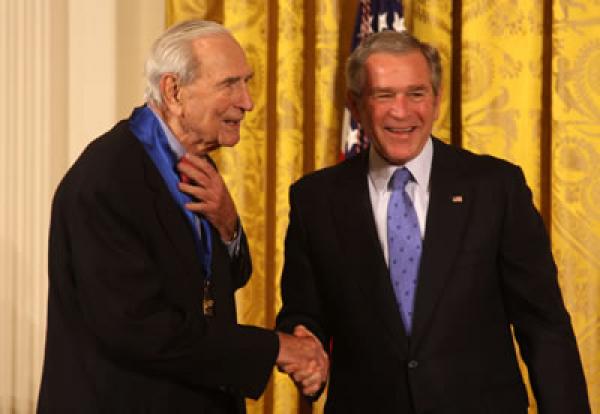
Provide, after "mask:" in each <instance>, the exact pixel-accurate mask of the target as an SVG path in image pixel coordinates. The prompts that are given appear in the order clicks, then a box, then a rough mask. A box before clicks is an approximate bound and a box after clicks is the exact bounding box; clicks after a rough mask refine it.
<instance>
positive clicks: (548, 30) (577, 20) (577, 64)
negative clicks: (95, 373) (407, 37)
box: [166, 0, 600, 414]
mask: <svg viewBox="0 0 600 414" xmlns="http://www.w3.org/2000/svg"><path fill="white" fill-rule="evenodd" d="M356 6H357V0H352V1H342V0H285V1H283V0H262V1H259V0H221V1H216V0H205V1H193V0H167V1H166V10H167V16H166V24H167V25H171V24H173V23H175V22H178V21H181V20H185V19H189V18H207V19H212V20H216V21H218V22H221V23H223V24H224V25H225V26H226V27H227V28H229V29H230V30H231V31H232V32H233V33H234V35H235V36H236V38H237V39H238V40H239V41H240V43H241V44H242V46H243V47H244V49H245V50H246V52H247V54H248V57H249V60H250V63H251V65H252V66H253V67H254V70H255V72H256V74H255V79H254V80H253V81H252V96H253V98H254V100H255V104H256V105H255V109H254V111H253V112H251V113H249V114H248V116H247V117H246V120H245V122H244V125H243V131H242V140H241V142H240V144H239V145H238V146H236V147H235V148H233V149H226V150H223V151H221V152H220V153H219V154H218V155H217V157H216V158H217V163H218V164H219V167H220V170H221V171H222V172H223V174H224V176H225V180H226V181H227V183H228V185H229V187H230V189H231V191H232V195H233V197H234V199H235V201H236V203H237V206H238V210H239V211H240V214H241V216H242V220H243V222H244V227H245V229H246V231H247V233H248V236H249V240H250V246H251V251H252V255H253V260H254V269H255V270H254V275H253V278H252V281H251V282H250V284H249V285H248V286H247V287H246V288H245V289H243V290H242V291H241V292H239V294H238V297H237V299H238V308H239V311H240V312H239V314H240V319H241V321H242V322H244V323H251V324H256V325H260V326H266V327H273V325H274V318H275V315H276V312H277V310H278V309H279V307H280V305H281V302H280V297H279V277H280V273H281V268H282V260H283V239H284V236H285V230H286V227H287V221H288V216H287V214H288V201H287V191H288V187H289V185H290V184H291V183H292V182H293V181H295V180H296V179H298V178H299V177H300V176H302V175H303V174H304V173H306V172H309V171H312V170H314V169H317V168H321V167H325V166H328V165H332V164H334V163H335V162H337V159H338V153H339V147H340V144H339V137H340V130H341V118H342V109H343V104H344V80H343V62H344V60H345V58H346V57H347V55H348V51H349V46H350V37H351V33H352V28H353V24H354V17H355V13H356V8H357V7H356ZM404 10H405V17H406V25H407V27H408V28H409V30H411V31H412V32H413V33H414V34H415V35H417V36H418V37H420V38H421V39H423V40H426V41H428V42H431V43H433V44H434V45H435V46H437V47H438V48H439V50H440V52H441V56H442V63H443V66H444V71H445V72H444V77H443V101H442V107H441V114H440V119H439V120H438V122H437V124H436V126H435V129H434V133H435V134H436V135H437V136H438V137H440V138H441V139H443V140H444V141H446V142H449V143H453V144H455V145H458V146H462V147H465V148H467V149H470V150H472V151H475V152H479V153H489V154H492V155H495V156H499V157H502V158H506V159H508V160H510V161H512V162H514V163H517V164H519V165H520V166H521V167H522V168H523V170H524V172H525V175H526V177H527V180H528V183H529V186H530V187H531V189H532V191H533V193H534V200H535V202H536V205H537V206H538V208H539V209H540V211H541V212H542V215H543V217H544V219H545V221H546V223H547V225H548V229H549V231H550V235H551V238H552V246H553V251H554V254H555V258H556V261H557V265H558V268H559V273H560V274H559V281H560V284H561V287H562V290H563V296H564V299H565V302H566V304H567V308H568V309H569V311H570V313H571V316H572V319H573V324H574V327H575V331H576V335H577V338H578V342H579V347H580V352H581V354H582V359H583V364H584V368H585V371H586V376H587V381H588V387H589V394H590V398H591V403H592V407H593V411H598V412H600V349H599V348H600V40H598V39H600V2H599V1H596V0H590V1H575V0H556V1H555V2H554V3H552V2H551V1H550V0H531V1H527V2H523V1H517V0H405V1H404ZM357 242H359V241H357ZM322 404H323V402H322V401H320V402H319V403H318V404H316V405H315V407H313V408H312V412H315V413H317V412H322ZM373 404H374V407H375V406H376V404H377V402H376V401H374V402H373ZM531 404H532V407H531V409H530V413H535V412H536V408H535V401H534V400H533V399H532V400H531ZM249 412H250V413H255V414H258V413H261V414H263V413H264V414H270V413H277V414H280V413H281V414H287V413H290V414H291V413H297V412H311V409H310V408H309V407H307V406H305V405H304V404H301V403H299V398H298V395H297V393H296V391H295V387H294V386H293V384H292V383H291V381H290V380H289V379H287V377H286V376H285V375H283V374H280V373H278V372H276V371H275V373H274V377H273V380H272V381H271V383H270V385H269V387H268V389H267V391H266V392H265V395H264V396H263V398H261V400H259V401H258V402H252V401H250V402H249Z"/></svg>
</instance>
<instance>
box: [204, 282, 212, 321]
mask: <svg viewBox="0 0 600 414" xmlns="http://www.w3.org/2000/svg"><path fill="white" fill-rule="evenodd" d="M202 312H203V313H204V316H215V299H214V297H213V294H212V289H211V285H210V281H208V280H205V281H204V292H203V297H202Z"/></svg>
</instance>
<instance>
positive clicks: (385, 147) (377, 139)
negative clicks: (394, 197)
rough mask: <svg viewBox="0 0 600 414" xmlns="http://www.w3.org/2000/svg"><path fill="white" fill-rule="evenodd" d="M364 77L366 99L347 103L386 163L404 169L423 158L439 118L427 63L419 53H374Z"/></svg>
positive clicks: (361, 98) (357, 99) (368, 62)
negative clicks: (422, 155)
mask: <svg viewBox="0 0 600 414" xmlns="http://www.w3.org/2000/svg"><path fill="white" fill-rule="evenodd" d="M364 75H365V76H364V85H363V88H362V91H361V95H360V96H358V97H356V96H352V95H351V96H349V97H348V98H349V103H350V110H351V111H352V115H353V116H354V119H355V120H357V121H358V122H360V124H361V126H362V127H363V128H364V130H365V133H366V135H367V136H368V137H369V138H370V139H371V143H372V145H373V147H374V148H375V150H376V151H377V152H378V153H379V155H381V157H382V158H384V159H385V160H387V161H388V162H389V163H391V164H399V165H402V164H405V163H406V162H408V161H410V160H411V159H413V158H415V157H416V156H417V155H419V153H420V152H421V150H422V149H423V146H424V145H425V143H426V142H427V139H428V138H429V136H430V134H431V130H432V128H433V123H434V121H435V120H436V119H437V118H438V115H439V106H440V97H439V95H438V96H436V95H434V93H433V87H432V84H431V70H430V69H429V66H428V65H427V61H426V60H425V57H424V56H423V55H422V54H421V52H420V51H411V52H408V53H405V54H391V53H383V52H382V53H374V54H372V55H371V56H369V57H368V58H367V60H366V62H365V67H364Z"/></svg>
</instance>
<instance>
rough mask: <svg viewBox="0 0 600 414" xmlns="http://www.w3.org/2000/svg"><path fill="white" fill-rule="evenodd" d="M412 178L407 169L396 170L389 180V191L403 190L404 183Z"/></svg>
mask: <svg viewBox="0 0 600 414" xmlns="http://www.w3.org/2000/svg"><path fill="white" fill-rule="evenodd" d="M411 178H412V174H411V173H410V171H408V168H406V167H402V168H398V169H396V171H394V174H392V176H391V178H390V184H389V185H390V189H391V190H404V187H406V183H408V182H409V181H410V180H411Z"/></svg>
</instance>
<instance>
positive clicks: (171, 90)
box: [160, 73, 181, 113]
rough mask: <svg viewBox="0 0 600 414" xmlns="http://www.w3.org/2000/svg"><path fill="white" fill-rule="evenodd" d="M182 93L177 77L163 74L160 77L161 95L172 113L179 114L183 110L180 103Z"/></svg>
mask: <svg viewBox="0 0 600 414" xmlns="http://www.w3.org/2000/svg"><path fill="white" fill-rule="evenodd" d="M180 92H181V88H180V85H179V79H177V76H176V75H175V74H173V73H163V74H162V75H161V77H160V94H161V96H162V100H163V104H164V105H165V106H166V107H167V108H168V109H169V111H170V112H172V113H179V110H180V108H181V105H180V101H179V93H180Z"/></svg>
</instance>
